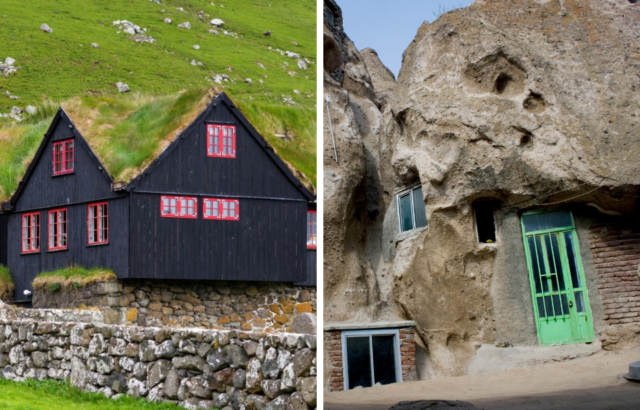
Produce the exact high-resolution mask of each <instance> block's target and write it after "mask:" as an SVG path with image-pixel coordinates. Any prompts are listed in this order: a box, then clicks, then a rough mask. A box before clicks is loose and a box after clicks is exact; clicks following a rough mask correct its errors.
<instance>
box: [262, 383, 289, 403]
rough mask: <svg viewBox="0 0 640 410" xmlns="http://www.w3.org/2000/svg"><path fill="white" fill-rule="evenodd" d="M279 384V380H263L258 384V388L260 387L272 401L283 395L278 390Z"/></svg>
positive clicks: (280, 390) (281, 391) (282, 392)
mask: <svg viewBox="0 0 640 410" xmlns="http://www.w3.org/2000/svg"><path fill="white" fill-rule="evenodd" d="M280 384H281V381H280V380H263V381H262V382H261V383H260V387H262V391H263V392H264V394H265V395H266V396H267V397H268V398H270V399H273V398H275V397H278V396H280V395H281V394H284V393H285V392H284V391H283V390H282V389H281V388H280Z"/></svg>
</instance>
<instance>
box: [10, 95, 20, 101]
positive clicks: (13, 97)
mask: <svg viewBox="0 0 640 410" xmlns="http://www.w3.org/2000/svg"><path fill="white" fill-rule="evenodd" d="M9 99H10V100H19V99H20V97H18V96H17V95H10V96H9Z"/></svg>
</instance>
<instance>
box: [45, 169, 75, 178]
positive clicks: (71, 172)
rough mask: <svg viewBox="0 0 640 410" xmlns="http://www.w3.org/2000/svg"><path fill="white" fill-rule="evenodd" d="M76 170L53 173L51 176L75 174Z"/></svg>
mask: <svg viewBox="0 0 640 410" xmlns="http://www.w3.org/2000/svg"><path fill="white" fill-rule="evenodd" d="M75 173H76V171H67V172H58V173H57V174H51V177H52V178H53V177H61V176H64V175H69V174H75Z"/></svg>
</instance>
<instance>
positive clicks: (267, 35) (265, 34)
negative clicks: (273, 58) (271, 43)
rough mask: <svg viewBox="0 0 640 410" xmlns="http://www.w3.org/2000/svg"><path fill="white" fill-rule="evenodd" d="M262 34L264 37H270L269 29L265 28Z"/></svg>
mask: <svg viewBox="0 0 640 410" xmlns="http://www.w3.org/2000/svg"><path fill="white" fill-rule="evenodd" d="M262 35H263V36H265V37H271V31H270V30H267V31H265V32H264V33H262Z"/></svg>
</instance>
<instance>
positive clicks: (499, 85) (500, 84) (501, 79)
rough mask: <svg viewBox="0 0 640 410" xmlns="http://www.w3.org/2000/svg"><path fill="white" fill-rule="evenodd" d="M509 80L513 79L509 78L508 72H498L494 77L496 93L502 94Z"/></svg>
mask: <svg viewBox="0 0 640 410" xmlns="http://www.w3.org/2000/svg"><path fill="white" fill-rule="evenodd" d="M511 81H513V78H511V76H510V75H509V74H504V73H502V74H500V75H499V76H498V78H497V79H496V92H497V93H498V94H502V93H503V92H504V91H505V90H506V89H507V87H508V86H509V83H510V82H511Z"/></svg>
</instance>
